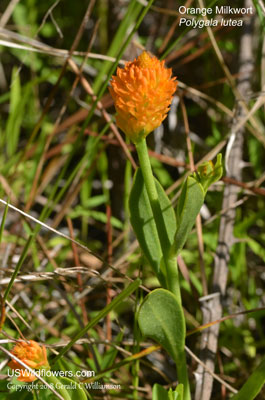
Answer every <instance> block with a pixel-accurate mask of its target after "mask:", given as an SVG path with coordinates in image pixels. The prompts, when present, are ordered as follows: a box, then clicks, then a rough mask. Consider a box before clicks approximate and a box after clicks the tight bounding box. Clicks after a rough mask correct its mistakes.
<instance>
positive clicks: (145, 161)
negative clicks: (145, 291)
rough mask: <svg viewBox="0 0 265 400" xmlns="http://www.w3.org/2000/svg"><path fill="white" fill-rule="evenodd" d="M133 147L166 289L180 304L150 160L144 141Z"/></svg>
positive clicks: (174, 264)
mask: <svg viewBox="0 0 265 400" xmlns="http://www.w3.org/2000/svg"><path fill="white" fill-rule="evenodd" d="M135 147H136V150H137V153H138V158H139V163H140V167H141V171H142V174H143V178H144V183H145V187H146V191H147V194H148V198H149V201H150V205H151V208H152V211H153V215H154V221H155V224H156V228H157V232H158V237H159V241H160V243H161V249H162V254H163V261H164V265H165V268H166V276H165V278H166V282H167V288H166V289H168V290H170V291H171V292H172V293H174V294H175V296H176V297H177V299H178V301H179V303H180V304H181V295H180V288H179V277H178V267H177V263H176V259H175V257H170V255H169V254H165V251H164V249H163V242H164V238H163V237H162V236H163V235H162V234H161V232H164V230H165V229H164V221H163V217H162V211H161V208H160V204H159V199H158V194H157V190H156V185H155V180H154V176H153V172H152V168H151V163H150V159H149V155H148V149H147V145H146V140H145V139H141V140H140V141H139V142H138V143H136V145H135Z"/></svg>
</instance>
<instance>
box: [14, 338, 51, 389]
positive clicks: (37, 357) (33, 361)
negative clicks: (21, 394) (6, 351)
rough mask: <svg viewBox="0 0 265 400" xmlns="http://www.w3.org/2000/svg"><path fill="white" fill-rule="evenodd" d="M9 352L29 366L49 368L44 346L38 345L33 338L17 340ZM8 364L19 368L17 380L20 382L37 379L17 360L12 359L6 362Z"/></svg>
mask: <svg viewBox="0 0 265 400" xmlns="http://www.w3.org/2000/svg"><path fill="white" fill-rule="evenodd" d="M11 353H12V354H13V355H14V356H16V357H17V358H19V359H20V360H21V361H23V362H24V363H25V364H26V365H28V366H29V367H30V368H34V369H35V368H36V369H39V368H49V364H48V360H47V352H46V348H45V346H40V345H39V344H38V343H37V342H35V341H34V340H29V341H28V342H26V341H25V342H18V343H17V344H16V345H15V346H14V348H13V350H12V351H11ZM8 366H9V367H10V368H12V369H18V370H20V376H19V377H18V380H19V381H21V382H33V381H35V380H36V379H37V378H36V377H35V376H34V375H33V374H31V373H30V372H29V371H27V370H26V369H25V368H24V367H23V366H22V365H21V364H19V363H18V361H15V360H12V361H10V362H9V363H8Z"/></svg>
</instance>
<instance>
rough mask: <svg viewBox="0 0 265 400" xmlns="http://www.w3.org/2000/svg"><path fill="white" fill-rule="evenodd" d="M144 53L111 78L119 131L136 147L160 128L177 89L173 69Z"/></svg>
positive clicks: (111, 91) (111, 89)
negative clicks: (136, 144)
mask: <svg viewBox="0 0 265 400" xmlns="http://www.w3.org/2000/svg"><path fill="white" fill-rule="evenodd" d="M164 64H165V61H159V60H158V59H157V58H156V57H154V56H151V55H150V54H149V53H147V52H146V51H144V52H143V53H142V54H141V55H140V56H139V57H138V58H137V59H135V60H134V61H132V62H127V63H126V64H125V67H124V68H123V69H122V68H118V69H117V75H116V76H112V80H111V86H110V88H109V90H110V94H111V96H112V97H113V100H114V104H115V108H116V111H117V117H116V122H117V125H118V127H119V128H120V129H121V130H122V131H123V132H124V133H125V134H126V135H127V136H128V137H129V138H130V139H131V140H132V142H134V143H137V142H138V141H139V140H140V139H142V138H145V137H146V136H147V135H148V134H149V133H150V132H152V131H153V130H154V129H155V128H157V127H158V126H159V125H161V123H162V121H163V120H164V119H165V118H166V116H167V113H168V110H169V106H170V104H171V101H172V97H173V94H174V92H175V91H176V88H177V81H176V78H171V74H172V70H171V68H165V66H164Z"/></svg>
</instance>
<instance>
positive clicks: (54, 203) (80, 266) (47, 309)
mask: <svg viewBox="0 0 265 400" xmlns="http://www.w3.org/2000/svg"><path fill="white" fill-rule="evenodd" d="M217 3H218V5H219V6H220V5H230V6H231V2H228V1H218V2H216V1H209V0H207V1H205V4H204V5H205V6H207V7H212V8H213V9H214V8H215V5H216V4H217ZM235 3H237V4H235V5H234V4H233V5H234V6H238V7H244V6H245V5H246V4H244V3H243V2H241V1H237V2H235ZM183 4H184V2H175V1H172V0H166V1H159V0H155V1H153V2H152V1H151V2H150V1H149V2H147V1H136V0H130V1H125V0H119V1H117V0H116V1H114V0H109V1H107V0H98V1H92V0H91V1H87V0H86V1H76V2H73V1H70V0H57V1H53V0H48V1H45V2H44V1H37V0H20V1H19V0H11V1H6V0H2V1H1V5H0V53H1V62H0V91H1V95H0V109H1V115H0V147H1V152H0V199H2V200H3V201H8V202H9V203H10V206H9V208H8V209H7V208H6V207H5V203H3V202H2V203H1V207H0V213H1V216H2V225H1V231H0V237H1V247H0V254H1V259H0V282H1V286H2V295H4V293H5V294H8V295H7V296H6V297H7V305H6V321H5V323H4V325H3V327H2V332H1V343H5V344H3V346H5V348H6V349H9V350H10V349H11V348H12V345H13V343H12V342H13V341H12V339H18V338H21V337H22V338H23V337H25V338H27V339H34V340H36V341H39V342H43V343H45V344H46V345H47V346H48V347H49V357H50V360H52V357H53V355H52V354H53V353H54V352H55V351H58V347H59V346H60V347H59V349H61V347H64V346H65V345H66V344H67V343H69V341H70V340H71V339H72V338H73V337H74V336H75V335H76V334H77V333H78V332H80V331H81V329H82V328H83V327H84V326H86V325H87V324H88V322H89V321H92V322H93V321H94V320H93V319H94V318H95V316H96V315H97V314H98V313H99V312H100V311H103V315H102V316H103V318H102V319H101V320H100V321H98V322H97V323H95V324H93V323H92V324H91V325H92V326H91V328H90V329H89V330H88V331H87V332H86V333H85V334H84V335H83V336H82V340H81V338H80V339H79V340H78V341H77V342H76V343H75V344H74V346H73V347H72V348H71V350H69V351H68V352H67V353H66V354H65V356H64V358H63V362H62V361H61V364H60V365H58V366H57V367H58V368H61V369H62V368H65V369H68V370H69V369H71V370H73V371H76V370H86V369H88V370H94V371H96V374H99V373H100V372H101V371H105V370H106V369H108V368H110V371H107V372H104V373H103V374H102V376H101V378H100V379H98V381H100V382H103V383H114V384H120V385H121V389H120V390H110V391H107V393H106V392H104V391H101V390H94V391H93V390H90V391H89V393H90V394H89V396H92V397H91V398H93V399H98V398H102V397H103V398H106V399H110V398H112V397H113V398H119V399H125V398H126V399H127V398H128V399H150V398H151V396H152V395H151V393H152V386H153V384H154V383H156V382H158V383H160V384H162V385H165V387H171V386H172V387H174V385H175V384H176V380H177V377H176V375H175V369H174V366H173V364H172V362H171V360H170V359H169V358H168V356H167V355H166V353H165V352H164V351H163V350H157V351H153V352H152V353H150V354H149V355H148V356H146V357H142V358H140V356H141V355H142V354H141V353H140V352H141V351H142V350H143V349H144V348H146V347H149V346H151V345H152V343H150V342H144V339H143V338H141V337H140V333H139V329H138V327H137V324H136V321H135V312H136V310H137V307H138V304H139V302H140V301H141V299H142V298H143V297H144V296H145V295H146V293H147V292H148V291H149V290H151V289H153V288H155V287H157V285H158V282H157V281H156V280H155V278H154V276H153V274H152V272H151V269H150V267H149V266H148V265H147V263H146V262H145V260H144V259H143V258H142V257H141V254H140V251H139V248H138V246H137V242H136V240H135V237H134V235H133V233H132V230H131V227H130V223H129V214H128V204H127V201H128V193H129V190H130V185H131V177H132V174H133V171H134V168H135V166H136V165H137V159H136V154H135V151H134V147H133V146H131V145H130V144H129V143H127V142H126V141H125V139H124V137H123V136H121V135H120V134H119V132H118V131H117V127H116V125H115V117H114V116H115V110H114V107H113V102H112V99H111V97H110V95H109V93H108V89H107V86H108V82H109V79H110V77H111V75H112V74H113V73H114V71H115V70H116V66H117V64H118V63H119V65H120V66H122V65H124V61H126V60H132V59H134V58H135V57H136V56H137V55H139V54H140V52H141V51H142V50H143V49H146V50H148V51H150V52H152V53H153V54H155V55H156V56H157V57H159V58H162V59H165V60H166V63H167V66H168V67H170V68H172V71H173V75H175V76H177V77H178V80H179V87H178V91H177V93H176V95H175V97H174V100H173V104H172V107H171V110H170V112H169V116H168V118H167V120H166V121H165V122H164V123H163V126H162V127H160V128H159V129H157V131H156V132H155V133H154V135H150V138H148V144H149V147H150V150H151V156H152V165H153V168H154V171H155V174H156V176H157V178H158V179H159V180H160V182H161V183H162V185H163V186H164V187H165V189H167V192H168V193H169V195H170V198H171V199H172V202H173V203H175V202H176V199H177V196H178V191H179V188H180V185H181V183H182V181H183V178H184V177H185V176H186V173H188V172H189V170H190V166H191V165H192V160H194V163H195V165H197V164H198V163H200V162H201V161H202V160H204V159H214V158H215V156H216V154H217V153H218V152H220V151H221V152H222V153H223V156H224V159H226V161H227V165H228V166H230V168H228V171H226V175H225V178H224V180H223V181H222V182H220V183H218V184H215V185H213V186H212V188H211V191H210V192H209V193H208V194H207V198H206V204H205V206H204V207H203V209H202V212H201V225H200V222H199V221H198V223H197V226H196V228H194V231H193V233H192V234H191V235H190V237H189V240H188V243H187V245H186V247H185V249H184V250H183V251H182V253H181V257H180V258H179V266H180V269H181V274H182V278H181V279H182V296H183V305H184V307H185V313H186V318H187V330H188V331H190V330H193V329H195V328H198V327H199V326H200V325H201V324H203V323H205V322H207V318H208V320H209V319H210V320H212V321H214V320H216V319H218V313H217V314H216V313H215V311H214V308H213V309H211V310H210V311H211V312H212V313H211V315H210V316H209V315H208V317H207V316H205V315H204V317H203V313H202V305H203V302H202V301H200V298H201V297H202V296H205V295H206V294H210V293H215V292H220V290H221V292H222V301H221V302H219V303H218V307H219V308H220V307H221V313H222V312H223V314H224V315H232V318H228V319H227V320H226V321H224V322H222V323H221V324H220V332H219V341H218V348H217V349H216V351H214V353H215V354H214V360H215V373H216V374H217V378H218V377H219V378H220V380H219V381H218V380H217V379H216V377H214V379H213V388H212V389H211V390H210V391H211V392H212V399H217V400H218V399H228V398H229V396H230V394H231V391H230V388H229V387H227V386H225V383H227V384H229V385H231V386H232V387H233V388H234V389H239V388H240V387H241V386H242V384H243V383H244V382H245V380H246V379H247V377H248V376H249V375H250V373H251V372H252V371H253V370H254V369H255V368H256V367H257V365H258V364H259V363H260V361H261V359H262V356H263V355H264V346H265V334H264V317H265V313H264V309H263V308H264V306H265V304H264V303H265V297H264V285H265V282H264V279H265V270H264V266H265V250H264V243H265V233H264V232H265V230H264V225H265V223H264V221H265V218H264V217H265V211H264V210H265V198H264V196H265V188H264V179H265V175H264V161H265V158H264V144H265V130H264V121H265V120H264V84H265V81H264V76H265V58H264V57H265V51H264V48H265V47H264V46H265V45H264V32H265V13H264V6H263V3H262V2H259V1H258V0H255V1H253V4H252V7H253V11H254V14H253V15H252V16H246V17H245V19H244V24H243V27H221V26H218V27H217V28H214V27H213V28H211V30H210V31H209V30H207V29H206V28H196V29H194V28H192V27H186V26H184V25H181V26H180V25H179V22H180V17H181V16H180V14H179V13H178V7H179V6H180V5H183ZM201 4H203V3H200V2H198V3H197V2H195V1H187V3H186V5H187V6H189V7H199V6H201ZM199 17H200V16H198V15H197V16H195V18H196V19H197V18H199ZM216 18H221V16H216ZM225 18H228V19H229V18H230V16H227V15H226V16H225ZM233 18H238V19H240V18H242V16H240V15H237V16H235V17H234V16H233ZM250 20H251V21H252V22H251V29H250V30H249V31H248V32H247V33H248V35H249V36H248V37H249V38H250V42H243V38H244V35H245V33H246V29H245V26H246V24H247V23H249V22H250ZM242 43H243V45H242ZM245 43H248V44H245ZM242 49H243V50H245V52H246V53H247V54H252V56H251V57H250V58H248V61H247V62H248V65H249V66H250V73H248V72H247V75H246V81H247V88H246V87H245V86H244V85H243V86H242V82H241V86H239V85H240V78H242V76H243V77H245V75H243V74H245V73H246V71H245V70H244V69H242V68H243V65H242V64H244V63H246V61H245V59H244V56H242ZM242 57H243V58H242ZM242 60H243V61H242ZM238 90H239V91H240V93H241V97H240V95H239V93H238ZM96 99H97V102H96V101H95V100H96ZM242 104H243V106H242ZM253 106H255V107H256V109H255V110H254V111H255V112H254V113H252V115H249V114H248V111H249V110H251V109H252V107H253ZM242 109H243V112H244V113H245V115H246V114H248V115H247V118H246V121H245V122H244V124H243V127H239V128H238V126H237V125H238V124H239V123H240V121H242ZM232 134H233V135H234V136H233V137H235V138H236V139H235V141H233V140H231V139H230V138H231V135H232ZM228 143H229V145H228ZM235 143H236V145H237V146H239V147H238V148H239V149H240V150H239V152H237V151H235ZM189 148H190V152H189V151H188V150H189ZM231 152H232V155H231ZM231 160H232V161H231ZM262 186H263V187H262ZM225 188H227V191H226V192H225ZM224 193H225V196H224ZM231 193H232V195H231ZM233 196H234V197H233ZM2 200H1V201H2ZM226 201H227V202H226ZM11 206H12V207H11ZM231 210H232V213H231ZM28 215H30V216H31V218H29V216H28ZM33 218H35V220H34V219H33ZM222 218H223V219H222ZM221 219H222V221H223V222H222V221H221V224H220V220H221ZM40 222H41V223H43V224H45V226H44V225H40ZM200 226H202V229H201V228H200ZM220 238H221V239H222V240H221V239H220ZM74 240H75V241H74ZM77 242H78V243H77ZM79 243H80V244H79ZM222 245H223V246H224V248H223V252H222V253H220V246H222ZM218 246H219V247H218ZM222 262H223V264H224V265H223V264H222V265H221V266H220V263H222ZM218 268H221V269H218ZM14 271H17V272H18V274H17V276H16V280H15V281H14V282H13V285H10V291H9V290H8V293H7V292H6V288H7V287H8V283H10V278H11V277H12V276H13V277H15V275H14ZM218 271H222V277H224V282H222V283H220V280H218V279H219V278H218V277H217V275H218ZM17 272H15V274H16V273H17ZM137 277H140V278H141V279H142V286H141V287H140V288H139V289H138V290H137V291H134V293H133V294H131V295H130V296H125V297H124V299H123V300H122V301H119V302H118V303H119V304H118V305H117V307H115V308H113V309H112V310H111V311H110V312H108V311H109V310H108V309H107V310H106V309H105V307H106V306H107V304H109V303H110V302H111V300H112V299H113V298H115V297H116V296H117V295H118V294H119V293H120V292H122V291H123V290H124V289H125V288H127V287H128V285H129V283H130V282H132V281H134V280H135V279H136V278H137ZM226 278H227V280H226ZM253 309H255V310H256V311H255V312H254V311H253V312H250V313H248V314H245V315H244V314H240V312H241V311H246V310H253ZM257 309H259V310H258V311H257ZM219 311H220V310H219ZM235 313H239V314H237V315H233V314H235ZM205 318H206V319H205ZM205 332H206V331H205ZM217 334H218V333H217ZM201 335H202V334H201V333H198V332H197V333H195V334H193V335H190V336H188V337H187V346H188V348H189V349H190V350H191V351H192V352H193V353H194V354H196V355H197V357H199V358H200V359H201V361H203V362H206V361H207V357H205V354H204V353H201V350H202V348H203V341H202V340H201V339H202V336H201ZM208 339H209V337H208ZM132 354H138V356H139V358H138V356H136V357H135V360H131V359H129V360H127V361H126V360H125V359H126V358H127V357H129V356H130V355H132ZM7 360H8V359H7V356H6V355H5V354H4V353H1V355H0V363H1V367H2V372H1V374H2V375H1V377H2V381H1V383H0V393H1V391H2V394H0V396H3V397H1V398H5V399H7V398H8V399H9V398H17V397H16V396H18V394H17V393H15V392H14V393H12V390H11V391H9V393H8V391H7V389H6V383H7V379H6V378H7V370H8V368H7V367H6V364H7ZM61 360H62V359H61ZM124 360H125V361H124ZM188 360H189V361H188V362H189V368H190V371H189V372H190V379H191V382H192V387H193V391H195V388H196V379H195V378H196V374H195V375H194V373H195V372H196V370H197V368H198V360H197V359H195V358H194V357H193V355H192V353H189V355H188ZM122 361H124V362H122ZM120 362H122V365H121V364H118V363H120ZM197 372H198V370H197ZM264 395H265V392H264V391H263V393H261V394H260V395H259V397H257V398H258V399H263V398H264ZM12 396H13V397H12ZM19 396H20V395H19ZM21 396H22V395H21ZM23 396H24V397H23V398H26V397H27V396H31V397H29V398H32V394H28V393H27V391H24V392H23ZM19 398H22V397H19ZM27 398H28V397H27ZM202 398H203V397H202ZM205 398H206V397H205Z"/></svg>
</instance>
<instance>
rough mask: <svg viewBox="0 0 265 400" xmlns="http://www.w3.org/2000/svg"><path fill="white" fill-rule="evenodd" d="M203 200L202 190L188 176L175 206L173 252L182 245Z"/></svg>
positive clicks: (177, 251)
mask: <svg viewBox="0 0 265 400" xmlns="http://www.w3.org/2000/svg"><path fill="white" fill-rule="evenodd" d="M203 202H204V190H203V188H202V186H201V184H200V183H198V182H197V180H196V179H195V178H193V177H192V176H189V177H188V178H187V179H186V181H185V183H184V185H183V187H182V190H181V195H180V199H179V202H178V208H177V225H178V228H177V232H176V236H175V243H174V250H175V253H176V254H177V253H179V251H180V250H181V249H182V247H183V246H184V244H185V242H186V240H187V237H188V235H189V233H190V231H191V229H192V227H193V225H194V223H195V220H196V217H197V215H198V213H199V212H200V209H201V206H202V205H203Z"/></svg>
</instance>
